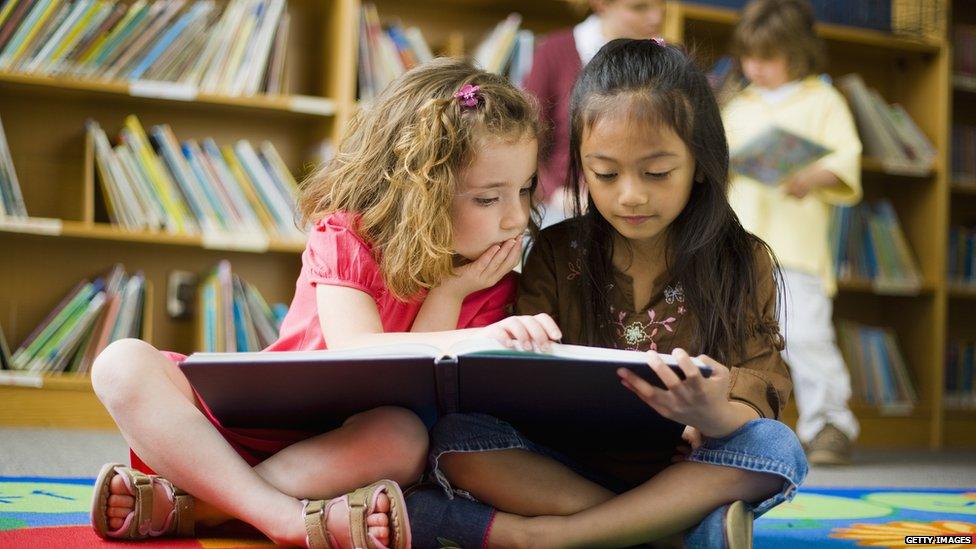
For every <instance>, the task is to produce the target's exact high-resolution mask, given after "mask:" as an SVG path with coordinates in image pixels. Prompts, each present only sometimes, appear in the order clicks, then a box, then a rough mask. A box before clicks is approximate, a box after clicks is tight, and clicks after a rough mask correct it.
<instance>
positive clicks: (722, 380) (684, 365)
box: [617, 349, 742, 438]
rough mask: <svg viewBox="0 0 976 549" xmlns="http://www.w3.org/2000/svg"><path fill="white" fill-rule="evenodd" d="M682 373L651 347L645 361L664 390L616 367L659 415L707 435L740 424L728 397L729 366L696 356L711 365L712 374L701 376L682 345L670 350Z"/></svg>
mask: <svg viewBox="0 0 976 549" xmlns="http://www.w3.org/2000/svg"><path fill="white" fill-rule="evenodd" d="M671 354H672V355H673V356H674V357H675V358H676V359H677V360H678V367H679V368H681V371H682V372H684V374H685V379H684V381H682V380H681V379H680V378H678V376H677V374H675V373H674V372H673V371H671V368H670V367H669V366H668V365H667V364H665V363H664V361H663V360H661V357H660V356H658V354H657V353H655V352H653V351H649V352H648V353H647V355H648V358H647V364H648V366H649V367H650V368H651V370H653V371H654V373H655V374H657V376H658V377H659V378H661V381H663V382H664V385H665V386H666V387H667V388H668V390H664V389H658V388H657V387H655V386H653V385H651V384H650V383H648V382H646V381H644V380H643V379H642V378H640V377H639V376H638V375H637V374H635V373H633V372H631V371H630V370H628V369H626V368H620V369H619V370H617V375H619V376H620V380H621V383H623V385H624V387H627V388H628V389H630V390H631V391H633V392H634V393H635V394H636V395H637V396H638V397H640V399H641V400H643V401H644V402H646V403H647V405H648V406H650V407H651V408H654V410H655V411H657V413H659V414H661V415H662V416H664V417H666V418H668V419H671V420H674V421H676V422H678V423H683V424H685V425H690V426H692V427H695V428H696V429H697V431H698V433H699V434H701V435H702V436H706V437H709V438H720V437H723V436H725V435H728V434H730V433H732V432H733V431H735V430H736V429H738V428H739V427H740V426H741V425H742V421H740V418H739V417H738V415H739V414H737V413H736V412H735V411H734V410H733V409H732V403H730V402H729V401H728V392H729V369H728V368H726V367H725V366H723V365H721V364H719V363H718V362H715V361H714V360H712V359H711V358H709V357H708V356H705V355H700V356H699V357H698V358H699V359H700V360H701V361H702V362H704V363H705V364H706V365H708V366H710V367H711V368H712V375H711V377H709V378H707V379H706V378H703V377H702V376H701V372H699V371H698V367H697V366H695V365H694V364H692V362H691V357H690V356H688V353H686V352H685V351H684V350H683V349H675V350H674V351H672V353H671Z"/></svg>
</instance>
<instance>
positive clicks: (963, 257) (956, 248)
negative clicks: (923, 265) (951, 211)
mask: <svg viewBox="0 0 976 549" xmlns="http://www.w3.org/2000/svg"><path fill="white" fill-rule="evenodd" d="M948 247H949V249H948V254H947V260H948V265H947V266H946V278H947V279H948V280H949V283H950V284H952V285H955V286H959V287H970V288H976V227H972V226H970V227H964V226H955V227H950V228H949V244H948Z"/></svg>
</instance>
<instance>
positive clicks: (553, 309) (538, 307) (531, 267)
mask: <svg viewBox="0 0 976 549" xmlns="http://www.w3.org/2000/svg"><path fill="white" fill-rule="evenodd" d="M555 263H556V261H555V255H554V251H553V246H552V242H551V241H550V240H549V239H548V238H546V236H545V233H543V234H540V235H539V238H538V240H536V242H535V244H534V245H533V246H532V249H531V250H529V256H528V257H527V258H526V260H525V264H524V265H523V266H522V276H521V278H520V279H519V291H518V300H516V302H515V312H516V313H518V314H520V315H535V314H539V313H546V314H548V315H549V316H551V317H552V319H553V320H555V321H556V324H559V295H558V292H557V287H556V266H555Z"/></svg>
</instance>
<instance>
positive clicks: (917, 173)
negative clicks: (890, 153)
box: [861, 156, 938, 180]
mask: <svg viewBox="0 0 976 549" xmlns="http://www.w3.org/2000/svg"><path fill="white" fill-rule="evenodd" d="M861 172H862V173H864V174H866V175H872V176H894V177H899V178H905V179H918V180H930V179H931V178H932V176H934V175H935V174H936V173H937V172H938V170H936V169H909V168H900V167H893V166H886V165H885V164H884V163H883V162H882V161H880V160H878V159H875V158H871V157H869V156H865V157H863V158H861Z"/></svg>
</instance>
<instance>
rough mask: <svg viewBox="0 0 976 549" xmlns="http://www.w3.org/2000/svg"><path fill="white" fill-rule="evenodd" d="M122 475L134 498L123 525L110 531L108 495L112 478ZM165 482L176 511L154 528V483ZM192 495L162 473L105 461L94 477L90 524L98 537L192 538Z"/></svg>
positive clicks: (109, 538) (164, 485)
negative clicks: (161, 474)
mask: <svg viewBox="0 0 976 549" xmlns="http://www.w3.org/2000/svg"><path fill="white" fill-rule="evenodd" d="M116 475H121V477H122V482H123V483H124V484H125V487H126V489H127V490H128V491H129V494H131V495H132V497H133V498H135V505H134V507H133V509H132V512H131V513H129V514H128V515H126V517H125V521H124V522H123V524H122V526H121V527H119V528H118V529H117V530H109V525H108V519H109V517H108V498H109V496H110V495H112V494H111V490H110V489H109V487H110V486H111V483H112V479H113V478H114V477H115V476H116ZM154 483H159V484H162V486H163V488H164V489H165V490H166V493H167V494H168V495H169V500H170V501H171V502H172V503H173V511H172V512H170V514H169V516H168V517H166V522H165V523H163V526H162V528H160V529H158V530H153V528H152V516H153V499H154V494H155V493H154V491H153V484H154ZM193 503H194V499H193V496H190V495H188V494H187V493H186V492H184V491H183V490H180V489H179V488H177V487H175V486H173V483H172V482H170V481H168V480H166V479H165V478H163V477H160V476H155V475H153V476H150V475H147V474H145V473H143V472H141V471H137V470H135V469H133V468H131V467H126V466H125V465H122V464H121V463H106V464H105V465H103V466H102V469H101V471H99V472H98V478H97V479H96V480H95V493H94V494H93V496H92V508H91V523H92V528H94V529H95V533H96V534H98V536H99V537H101V538H102V539H106V540H111V539H146V538H155V537H160V536H166V537H193V526H194V523H193Z"/></svg>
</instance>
